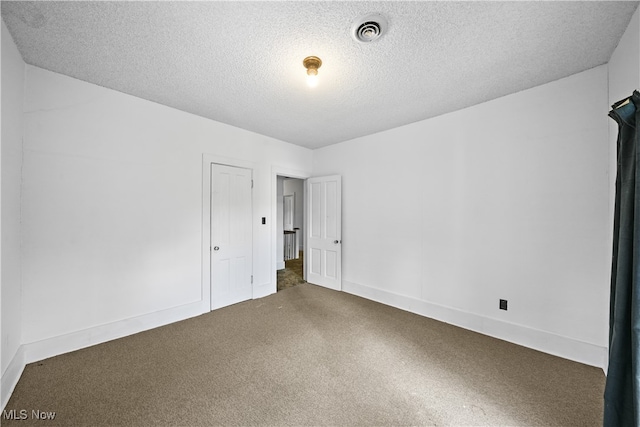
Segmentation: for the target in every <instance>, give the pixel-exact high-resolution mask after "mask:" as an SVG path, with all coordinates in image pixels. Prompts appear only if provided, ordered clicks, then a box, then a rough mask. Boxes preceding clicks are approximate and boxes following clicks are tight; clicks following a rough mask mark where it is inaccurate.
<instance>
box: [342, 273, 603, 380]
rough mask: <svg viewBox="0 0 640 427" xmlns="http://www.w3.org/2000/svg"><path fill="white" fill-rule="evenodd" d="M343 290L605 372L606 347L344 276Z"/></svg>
mask: <svg viewBox="0 0 640 427" xmlns="http://www.w3.org/2000/svg"><path fill="white" fill-rule="evenodd" d="M342 290H343V291H344V292H347V293H350V294H353V295H356V296H359V297H362V298H366V299H369V300H372V301H376V302H379V303H381V304H385V305H389V306H392V307H396V308H399V309H401V310H405V311H409V312H411V313H415V314H419V315H421V316H424V317H428V318H431V319H434V320H438V321H441V322H445V323H449V324H451V325H454V326H459V327H461V328H464V329H468V330H471V331H474V332H478V333H481V334H483V335H488V336H491V337H493V338H498V339H501V340H504V341H508V342H511V343H514V344H518V345H521V346H524V347H528V348H531V349H534V350H538V351H542V352H544V353H548V354H552V355H554V356H558V357H562V358H564V359H569V360H573V361H575V362H579V363H584V364H586V365H590V366H595V367H598V368H602V369H603V370H605V372H606V361H607V357H608V350H607V348H606V347H602V346H598V345H595V344H591V343H587V342H583V341H578V340H575V339H573V338H569V337H564V336H561V335H557V334H553V333H550V332H546V331H541V330H538V329H533V328H530V327H528V326H523V325H518V324H514V323H509V322H504V321H502V320H498V319H492V318H488V317H483V316H480V315H477V314H473V313H468V312H464V311H461V310H457V309H455V308H451V307H446V306H442V305H438V304H433V303H430V302H427V301H423V300H419V299H417V298H412V297H408V296H404V295H399V294H395V293H393V292H389V291H386V290H382V289H377V288H373V287H369V286H365V285H360V284H357V283H353V282H349V281H346V280H343V281H342Z"/></svg>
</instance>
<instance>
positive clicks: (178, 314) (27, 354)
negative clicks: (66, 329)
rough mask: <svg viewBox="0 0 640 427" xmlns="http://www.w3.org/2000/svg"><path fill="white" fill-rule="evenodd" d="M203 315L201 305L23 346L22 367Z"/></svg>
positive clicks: (195, 304) (156, 312)
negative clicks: (23, 363)
mask: <svg viewBox="0 0 640 427" xmlns="http://www.w3.org/2000/svg"><path fill="white" fill-rule="evenodd" d="M201 314H204V313H203V304H202V302H201V301H197V302H194V303H189V304H185V305H181V306H177V307H172V308H168V309H165V310H160V311H155V312H153V313H149V314H144V315H141V316H136V317H131V318H128V319H124V320H119V321H116V322H112V323H107V324H104V325H100V326H95V327H92V328H87V329H83V330H81V331H77V332H71V333H68V334H64V335H58V336H55V337H51V338H46V339H43V340H40V341H35V342H31V343H28V344H23V345H22V347H23V348H24V362H25V364H28V363H33V362H37V361H39V360H43V359H47V358H49V357H54V356H58V355H61V354H64V353H69V352H71V351H75V350H80V349H82V348H86V347H91V346H93V345H97V344H102V343H105V342H107V341H111V340H115V339H118V338H123V337H126V336H129V335H133V334H137V333H139V332H144V331H147V330H149V329H154V328H158V327H160V326H165V325H168V324H171V323H174V322H179V321H181V320H186V319H189V318H191V317H196V316H199V315H201Z"/></svg>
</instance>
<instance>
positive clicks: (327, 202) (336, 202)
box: [304, 175, 342, 290]
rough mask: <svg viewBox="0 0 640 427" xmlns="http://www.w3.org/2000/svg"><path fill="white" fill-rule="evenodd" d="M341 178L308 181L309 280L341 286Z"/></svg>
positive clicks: (332, 286) (336, 286) (328, 286)
mask: <svg viewBox="0 0 640 427" xmlns="http://www.w3.org/2000/svg"><path fill="white" fill-rule="evenodd" d="M341 201H342V180H341V177H340V176H338V175H333V176H325V177H318V178H309V179H308V180H307V218H308V225H307V227H306V229H305V233H306V236H307V238H306V239H305V240H306V242H307V250H306V252H305V258H306V259H305V261H304V264H305V267H306V269H307V278H306V280H307V282H309V283H314V284H316V285H321V286H325V287H327V288H331V289H336V290H341V289H342V215H341V212H342V210H341V209H342V203H341Z"/></svg>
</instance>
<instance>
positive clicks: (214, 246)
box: [211, 164, 253, 310]
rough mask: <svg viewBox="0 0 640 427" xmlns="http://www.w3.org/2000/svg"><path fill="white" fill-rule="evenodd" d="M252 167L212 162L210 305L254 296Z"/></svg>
mask: <svg viewBox="0 0 640 427" xmlns="http://www.w3.org/2000/svg"><path fill="white" fill-rule="evenodd" d="M252 255H253V230H252V221H251V170H250V169H244V168H238V167H232V166H225V165H218V164H212V165H211V309H212V310H214V309H216V308H220V307H225V306H227V305H231V304H235V303H238V302H240V301H246V300H248V299H251V298H252V296H253V287H252V284H251V282H252V270H253V262H252Z"/></svg>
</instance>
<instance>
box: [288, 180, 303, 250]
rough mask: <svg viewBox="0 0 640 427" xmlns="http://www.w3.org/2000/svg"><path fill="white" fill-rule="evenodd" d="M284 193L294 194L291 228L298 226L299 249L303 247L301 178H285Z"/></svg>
mask: <svg viewBox="0 0 640 427" xmlns="http://www.w3.org/2000/svg"><path fill="white" fill-rule="evenodd" d="M283 188H284V190H283V192H284V195H285V196H289V195H292V194H293V195H294V198H293V199H294V203H295V207H294V210H295V212H294V217H293V228H299V229H300V231H299V232H298V236H299V239H300V241H299V242H298V243H299V245H300V249H301V250H302V249H303V248H304V180H302V179H295V178H292V179H285V180H284V187H283Z"/></svg>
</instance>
